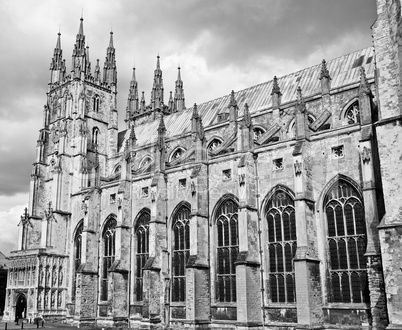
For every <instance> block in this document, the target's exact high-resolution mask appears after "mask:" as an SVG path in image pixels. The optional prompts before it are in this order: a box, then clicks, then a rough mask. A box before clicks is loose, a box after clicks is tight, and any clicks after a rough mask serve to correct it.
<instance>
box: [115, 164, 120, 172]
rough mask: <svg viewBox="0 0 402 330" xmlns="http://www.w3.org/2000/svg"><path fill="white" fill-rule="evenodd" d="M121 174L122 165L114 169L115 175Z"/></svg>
mask: <svg viewBox="0 0 402 330" xmlns="http://www.w3.org/2000/svg"><path fill="white" fill-rule="evenodd" d="M119 172H121V165H120V164H119V165H117V166H116V167H115V168H114V171H113V173H114V174H116V173H119Z"/></svg>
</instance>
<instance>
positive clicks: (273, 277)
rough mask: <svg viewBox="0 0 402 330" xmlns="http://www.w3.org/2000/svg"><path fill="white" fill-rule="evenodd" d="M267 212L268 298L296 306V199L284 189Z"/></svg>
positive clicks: (277, 193)
mask: <svg viewBox="0 0 402 330" xmlns="http://www.w3.org/2000/svg"><path fill="white" fill-rule="evenodd" d="M266 210H267V211H266V218H267V222H268V243H267V250H268V258H269V263H268V264H269V266H268V267H269V269H268V280H269V298H270V301H271V302H272V303H295V302H296V293H295V273H294V266H293V259H294V256H295V253H296V247H297V243H296V218H295V208H294V201H293V198H292V197H291V196H290V195H289V194H288V193H287V192H285V191H284V190H278V191H277V192H275V194H274V195H273V196H272V197H271V199H270V200H269V202H268V204H267V208H266Z"/></svg>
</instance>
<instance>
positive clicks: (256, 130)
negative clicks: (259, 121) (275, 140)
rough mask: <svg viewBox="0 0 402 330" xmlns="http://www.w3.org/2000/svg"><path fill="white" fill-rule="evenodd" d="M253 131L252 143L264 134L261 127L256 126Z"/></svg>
mask: <svg viewBox="0 0 402 330" xmlns="http://www.w3.org/2000/svg"><path fill="white" fill-rule="evenodd" d="M253 131H254V141H257V140H258V139H259V138H260V136H261V135H263V134H264V133H265V130H263V129H262V128H261V127H258V126H254V127H253Z"/></svg>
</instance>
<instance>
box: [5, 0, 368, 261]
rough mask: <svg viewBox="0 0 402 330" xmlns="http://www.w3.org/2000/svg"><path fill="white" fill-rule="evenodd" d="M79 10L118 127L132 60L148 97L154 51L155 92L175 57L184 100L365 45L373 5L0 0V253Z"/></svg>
mask: <svg viewBox="0 0 402 330" xmlns="http://www.w3.org/2000/svg"><path fill="white" fill-rule="evenodd" d="M81 15H83V18H84V33H85V35H86V41H87V44H89V47H90V59H91V62H92V68H94V67H95V64H96V59H98V58H99V59H100V60H101V64H102V65H103V61H104V58H105V55H106V48H107V46H108V42H109V32H110V30H111V29H112V30H113V33H114V45H115V48H116V59H117V70H118V92H119V95H118V109H119V116H120V127H121V129H123V128H124V126H123V124H122V120H123V119H124V115H125V114H124V110H125V106H126V97H127V93H128V86H129V80H130V77H131V73H132V67H133V66H134V65H135V66H136V68H137V69H136V73H137V80H138V81H139V89H140V90H141V91H142V90H144V91H145V95H146V100H147V102H148V100H149V98H150V88H151V85H152V78H153V70H154V68H155V63H156V56H157V55H158V53H159V54H160V56H161V68H162V70H163V78H164V84H165V93H168V92H169V91H170V90H173V89H174V80H175V78H176V75H177V66H178V65H179V64H180V66H181V68H182V78H183V81H184V89H185V96H186V104H187V106H191V105H192V104H193V103H202V102H204V101H207V100H210V99H214V98H216V97H219V96H222V95H225V94H228V93H229V92H230V91H231V90H232V89H233V90H235V91H236V90H240V89H243V88H246V87H249V86H252V85H255V84H258V83H261V82H264V81H267V80H270V79H272V77H273V76H274V75H277V76H282V75H285V74H287V73H290V72H293V71H296V70H299V69H302V68H305V67H308V66H311V65H315V64H318V63H320V62H321V60H322V59H323V58H325V59H327V60H329V59H332V58H335V57H338V56H341V55H343V54H347V53H350V52H352V51H355V50H358V49H360V48H364V47H367V46H370V45H371V44H372V43H371V30H370V26H371V25H372V23H373V22H374V20H375V18H376V9H375V0H336V1H334V0H303V1H301V0H180V1H179V0H142V1H140V0H120V1H107V0H96V1H95V0H85V1H83V0H68V1H67V0H57V1H55V0H52V1H51V0H13V1H11V0H10V1H7V0H0V31H1V32H0V33H1V37H0V45H1V47H0V50H1V55H0V56H1V61H0V73H1V78H0V127H1V129H0V141H1V143H0V251H2V252H4V253H6V254H8V253H9V251H10V250H12V249H14V248H15V246H16V238H17V224H18V220H19V217H20V215H21V214H22V212H23V208H24V207H25V205H26V204H27V202H28V193H27V192H28V187H29V178H30V171H31V165H32V162H33V161H34V157H35V145H36V139H37V138H38V130H39V129H40V128H41V125H42V109H43V105H44V104H45V102H46V91H47V83H48V81H49V64H50V60H51V57H52V54H53V49H54V47H55V44H56V37H57V33H58V31H59V29H60V32H61V43H62V49H63V57H64V58H65V59H66V63H67V70H68V71H69V70H70V69H71V68H70V65H71V64H70V62H71V60H70V59H71V54H72V47H73V44H74V41H75V36H76V34H77V32H78V27H79V19H80V17H81ZM167 95H168V94H167ZM165 97H167V96H165Z"/></svg>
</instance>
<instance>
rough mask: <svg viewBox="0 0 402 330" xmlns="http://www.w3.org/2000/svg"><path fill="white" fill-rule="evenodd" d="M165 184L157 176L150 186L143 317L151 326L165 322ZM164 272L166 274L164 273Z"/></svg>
mask: <svg viewBox="0 0 402 330" xmlns="http://www.w3.org/2000/svg"><path fill="white" fill-rule="evenodd" d="M166 189H167V186H166V180H165V177H164V173H162V172H156V173H155V174H154V177H153V179H152V183H151V202H152V205H151V221H150V222H149V258H148V261H147V262H146V264H145V266H144V268H143V277H144V279H143V281H144V283H143V317H144V318H147V319H149V321H150V322H151V323H160V322H162V323H163V322H164V316H165V315H164V313H163V311H164V308H163V306H164V284H163V283H162V278H161V270H162V264H163V262H162V261H163V260H162V259H163V253H162V252H163V250H166V248H167V246H166V212H167V211H166V207H167V204H166ZM163 271H164V272H165V271H166V270H163Z"/></svg>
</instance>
